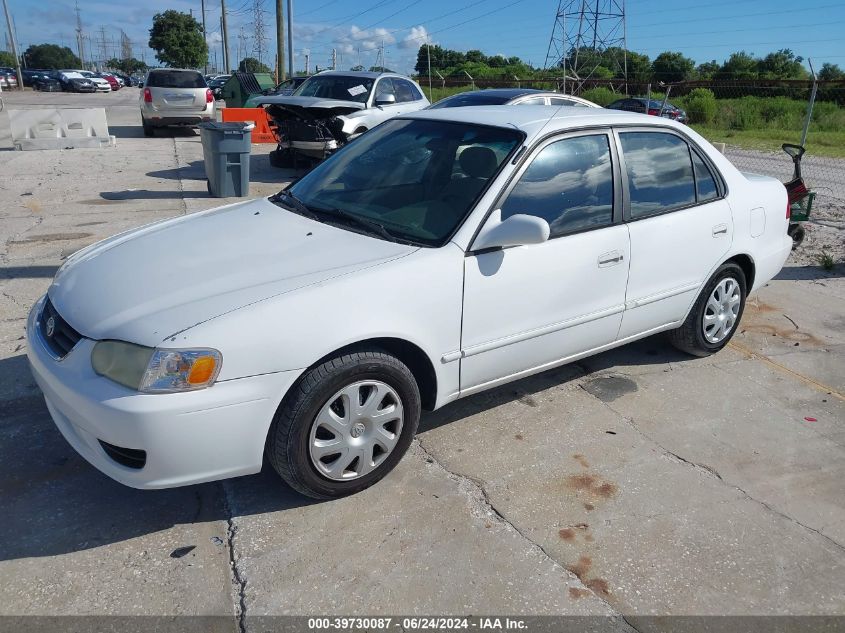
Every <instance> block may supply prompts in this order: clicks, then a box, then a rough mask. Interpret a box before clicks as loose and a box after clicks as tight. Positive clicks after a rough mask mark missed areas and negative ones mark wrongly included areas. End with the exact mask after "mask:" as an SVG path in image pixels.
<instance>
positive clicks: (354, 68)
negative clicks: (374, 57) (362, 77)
mask: <svg viewBox="0 0 845 633" xmlns="http://www.w3.org/2000/svg"><path fill="white" fill-rule="evenodd" d="M349 70H351V71H353V72H360V71H362V70H364V67H363V66H362V65H361V64H358V65H357V66H353V67H352V68H350V69H349Z"/></svg>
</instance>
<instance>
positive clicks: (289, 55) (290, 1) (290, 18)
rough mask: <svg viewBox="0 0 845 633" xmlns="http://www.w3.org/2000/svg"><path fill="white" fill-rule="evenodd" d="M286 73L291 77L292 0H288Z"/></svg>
mask: <svg viewBox="0 0 845 633" xmlns="http://www.w3.org/2000/svg"><path fill="white" fill-rule="evenodd" d="M288 75H290V76H291V77H293V0H288Z"/></svg>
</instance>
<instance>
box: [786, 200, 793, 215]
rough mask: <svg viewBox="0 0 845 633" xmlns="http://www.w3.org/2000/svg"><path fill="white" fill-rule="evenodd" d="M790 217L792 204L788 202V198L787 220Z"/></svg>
mask: <svg viewBox="0 0 845 633" xmlns="http://www.w3.org/2000/svg"><path fill="white" fill-rule="evenodd" d="M791 217H792V205H791V204H790V203H789V200H787V201H786V219H787V220H789V219H790V218H791Z"/></svg>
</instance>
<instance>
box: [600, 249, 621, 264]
mask: <svg viewBox="0 0 845 633" xmlns="http://www.w3.org/2000/svg"><path fill="white" fill-rule="evenodd" d="M623 259H625V256H624V255H623V254H622V253H620V252H619V251H610V252H609V253H603V254H601V255H599V268H606V267H608V266H615V265H616V264H618V263H619V262H621V261H622V260H623Z"/></svg>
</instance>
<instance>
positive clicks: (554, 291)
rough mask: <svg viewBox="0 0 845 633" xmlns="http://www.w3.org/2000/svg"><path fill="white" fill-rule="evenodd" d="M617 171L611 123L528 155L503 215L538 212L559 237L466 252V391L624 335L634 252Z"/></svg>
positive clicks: (556, 140) (463, 349)
mask: <svg viewBox="0 0 845 633" xmlns="http://www.w3.org/2000/svg"><path fill="white" fill-rule="evenodd" d="M618 174H619V170H618V165H617V162H616V159H615V145H614V144H612V143H611V142H610V137H609V135H608V133H606V132H605V131H604V130H600V131H588V132H581V133H576V134H570V135H566V136H564V137H556V138H553V139H551V140H549V141H547V142H546V143H544V144H543V145H542V146H541V147H539V148H538V149H537V150H536V151H534V152H533V154H532V156H531V157H530V158H529V160H528V161H526V166H525V167H523V168H522V170H521V173H520V174H519V175H518V178H517V179H515V182H514V184H513V185H511V187H510V189H509V190H508V191H507V192H506V193H505V195H504V197H503V199H502V200H500V202H499V206H500V208H501V216H502V219H506V218H507V217H509V216H511V215H514V214H517V213H522V214H531V215H536V216H539V217H541V218H544V219H545V220H546V221H548V223H549V226H550V228H551V235H550V238H549V240H548V241H547V242H545V243H543V244H535V245H529V246H519V247H514V248H507V249H500V250H494V251H489V252H478V253H469V254H468V256H467V257H466V259H465V263H464V314H463V330H462V335H461V392H462V393H471V392H473V391H479V390H481V389H484V388H487V387H491V386H493V385H494V384H497V383H499V382H505V381H507V380H509V379H512V378H515V377H518V376H519V375H527V374H529V373H533V372H534V371H539V370H541V369H545V368H547V367H552V366H554V365H556V364H560V363H562V362H565V360H566V359H567V358H571V357H572V356H575V355H577V354H579V353H582V352H585V351H588V350H591V349H595V348H597V347H601V346H603V345H606V344H609V343H612V342H613V341H615V340H616V336H617V332H618V330H619V324H620V321H621V319H622V311H623V309H624V303H625V285H626V283H627V279H628V259H629V254H630V248H629V244H628V228H627V227H626V226H625V225H624V224H623V223H622V222H621V220H622V218H621V194H620V192H619V190H618V185H617V184H616V183H618V181H619V176H618Z"/></svg>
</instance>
